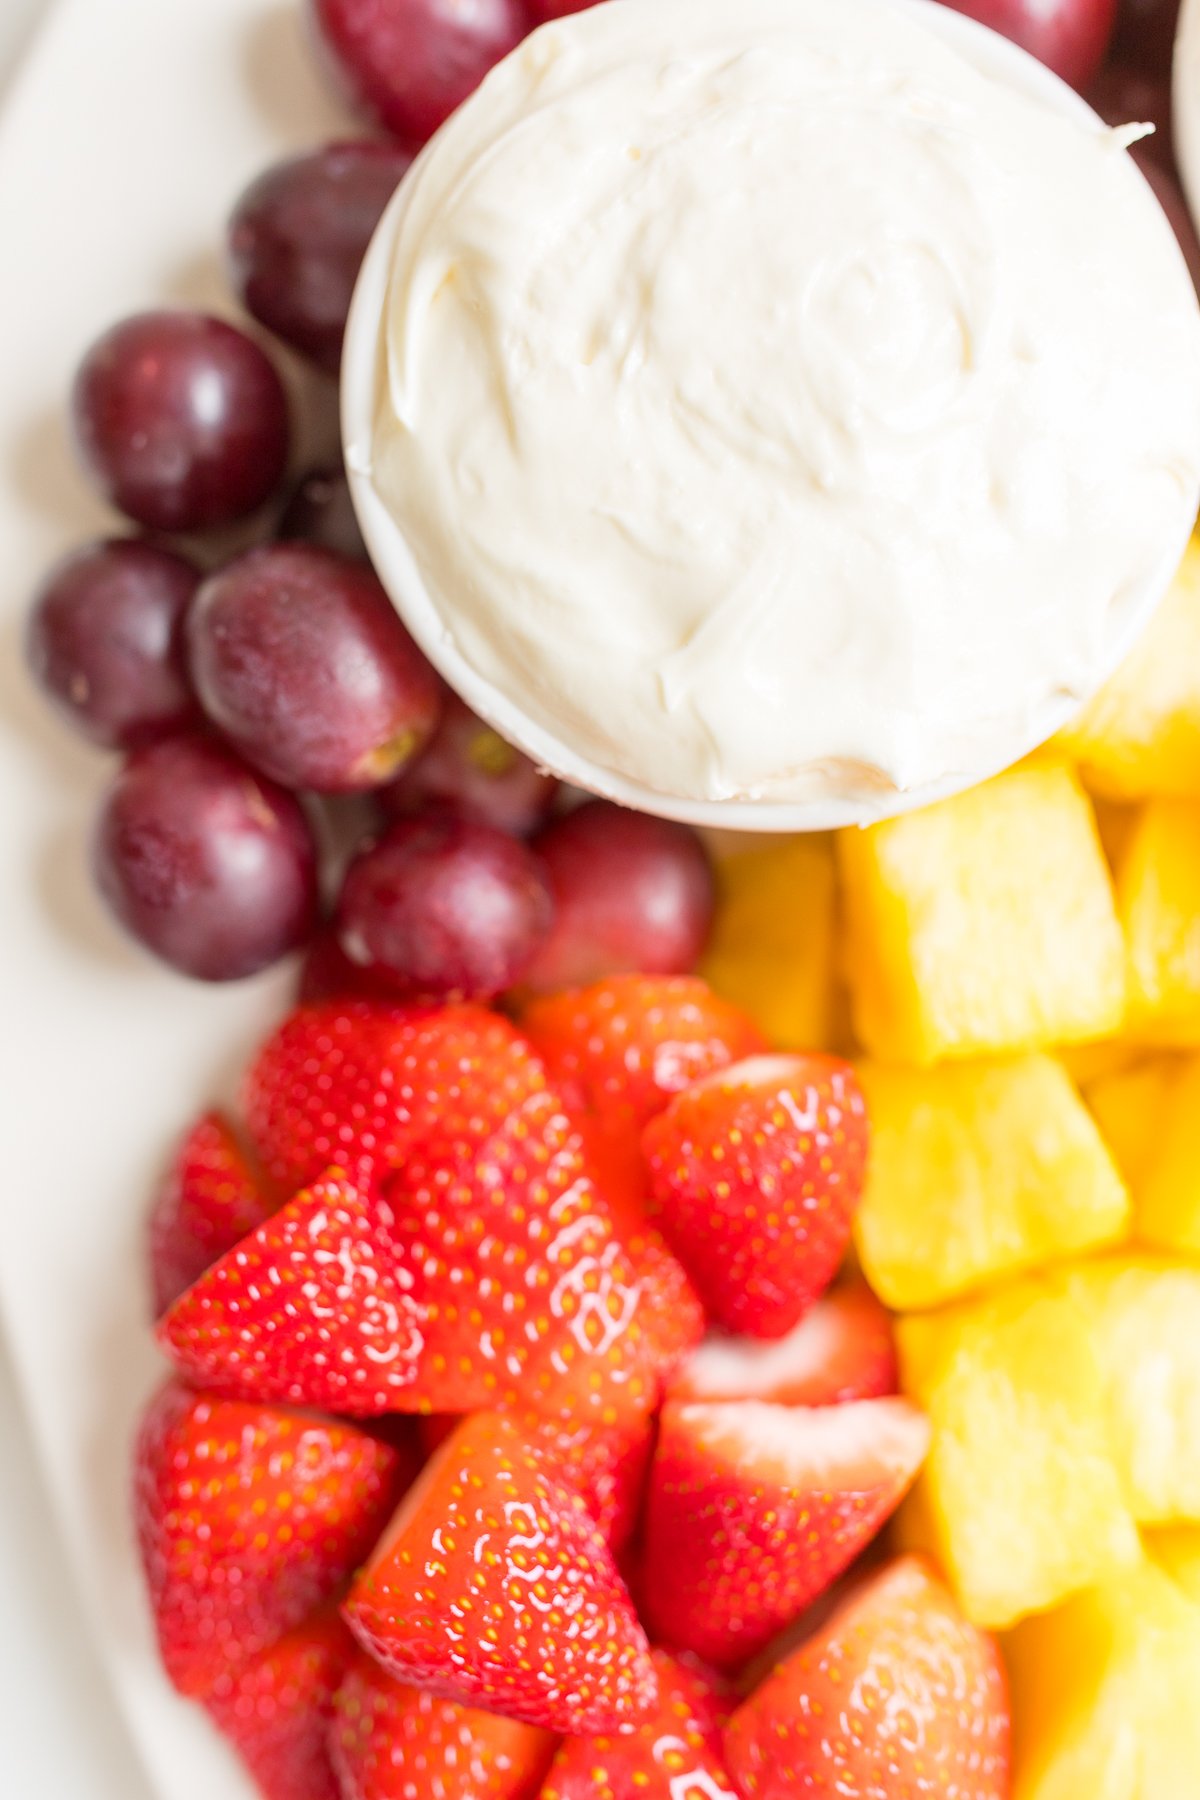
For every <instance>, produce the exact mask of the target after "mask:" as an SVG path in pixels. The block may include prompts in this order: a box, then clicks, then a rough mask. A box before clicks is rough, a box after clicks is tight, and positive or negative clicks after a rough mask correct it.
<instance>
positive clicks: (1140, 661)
mask: <svg viewBox="0 0 1200 1800" xmlns="http://www.w3.org/2000/svg"><path fill="white" fill-rule="evenodd" d="M1055 743H1056V744H1057V746H1058V747H1059V748H1060V749H1061V750H1062V751H1063V752H1064V754H1065V755H1066V756H1068V757H1069V758H1070V760H1071V761H1072V762H1077V763H1079V764H1080V767H1081V772H1082V774H1083V778H1084V781H1085V782H1086V783H1087V785H1088V787H1089V788H1091V789H1093V791H1094V792H1096V793H1097V794H1104V795H1106V796H1108V797H1109V798H1110V799H1114V800H1135V799H1141V798H1143V797H1145V796H1146V795H1149V794H1168V795H1175V796H1176V797H1181V798H1185V799H1187V798H1196V799H1200V543H1198V542H1197V541H1196V540H1195V539H1193V541H1192V543H1191V544H1190V545H1189V546H1188V549H1187V551H1186V553H1185V555H1184V559H1183V562H1182V563H1181V564H1180V566H1179V571H1178V573H1177V574H1176V576H1175V579H1174V581H1173V582H1172V584H1171V587H1170V589H1169V590H1168V592H1167V595H1166V597H1165V599H1164V600H1163V602H1162V604H1161V606H1160V607H1159V609H1158V611H1157V613H1156V614H1155V616H1154V618H1153V619H1152V620H1151V622H1150V624H1149V626H1148V627H1147V629H1146V631H1145V633H1144V634H1143V636H1142V638H1141V641H1140V642H1139V643H1138V644H1137V646H1136V647H1135V649H1134V650H1133V652H1132V653H1131V655H1129V656H1128V657H1126V659H1125V661H1124V662H1123V663H1122V664H1121V667H1120V668H1119V669H1118V671H1117V673H1116V674H1115V675H1114V676H1113V677H1112V679H1111V680H1110V681H1108V682H1106V683H1105V685H1104V686H1103V687H1102V688H1101V689H1100V692H1099V693H1098V694H1097V695H1096V696H1095V698H1094V699H1093V700H1091V701H1090V702H1089V703H1088V705H1087V706H1085V707H1084V709H1083V711H1082V712H1081V713H1080V714H1079V715H1078V717H1077V718H1075V719H1074V720H1073V721H1072V722H1071V724H1070V725H1068V726H1067V728H1066V730H1065V731H1063V732H1061V733H1060V734H1059V736H1058V738H1057V739H1056V740H1055Z"/></svg>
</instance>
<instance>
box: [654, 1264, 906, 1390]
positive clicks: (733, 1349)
mask: <svg viewBox="0 0 1200 1800" xmlns="http://www.w3.org/2000/svg"><path fill="white" fill-rule="evenodd" d="M896 1387H897V1373H896V1346H895V1341H894V1338H893V1334H892V1321H891V1317H890V1315H889V1314H888V1310H887V1308H886V1307H885V1306H884V1305H883V1304H882V1303H881V1302H880V1301H879V1300H877V1299H876V1298H875V1296H874V1294H873V1293H872V1292H871V1290H870V1288H869V1287H867V1285H866V1284H865V1282H854V1283H847V1285H846V1286H845V1287H836V1288H831V1289H830V1290H829V1292H828V1293H827V1294H823V1295H822V1296H821V1298H820V1299H819V1300H818V1301H817V1302H816V1303H815V1305H814V1306H813V1307H812V1308H811V1309H810V1310H809V1311H808V1312H806V1313H805V1315H804V1317H803V1318H802V1319H801V1321H800V1323H799V1324H798V1325H795V1326H793V1328H792V1330H791V1331H789V1333H788V1335H787V1336H786V1337H783V1338H770V1339H764V1338H737V1337H724V1336H722V1335H721V1334H720V1333H714V1334H713V1335H712V1336H710V1337H707V1338H705V1340H704V1342H703V1343H702V1344H698V1345H697V1347H696V1348H695V1350H693V1351H692V1354H691V1355H690V1356H689V1357H688V1359H687V1361H686V1362H685V1363H684V1364H683V1365H682V1366H681V1368H680V1369H679V1372H678V1374H677V1375H675V1376H674V1377H673V1379H672V1381H671V1388H670V1392H671V1398H672V1400H772V1401H774V1402H775V1403H776V1404H777V1405H779V1406H834V1405H836V1404H837V1403H838V1402H839V1401H842V1400H874V1399H877V1398H878V1397H879V1396H881V1395H883V1394H894V1393H895V1392H896Z"/></svg>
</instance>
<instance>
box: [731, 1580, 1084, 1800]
mask: <svg viewBox="0 0 1200 1800" xmlns="http://www.w3.org/2000/svg"><path fill="white" fill-rule="evenodd" d="M725 1754H726V1757H727V1759H728V1765H729V1769H730V1771H731V1773H732V1775H733V1777H734V1780H735V1781H736V1782H737V1784H738V1791H739V1793H741V1794H742V1795H744V1796H745V1800H794V1797H795V1796H796V1795H798V1794H830V1795H833V1794H845V1795H856V1796H861V1797H862V1800H890V1796H893V1795H895V1796H899V1795H913V1796H914V1797H915V1796H918V1795H924V1794H928V1795H947V1796H949V1795H954V1796H955V1800H1007V1795H1008V1793H1009V1775H1008V1771H1009V1705H1008V1692H1007V1686H1006V1682H1005V1675H1004V1667H1003V1664H1002V1662H1001V1660H1000V1654H999V1651H998V1650H997V1648H996V1645H995V1643H994V1642H993V1641H992V1640H991V1639H990V1638H989V1637H988V1636H987V1635H986V1633H984V1632H982V1631H980V1630H978V1629H977V1628H976V1627H975V1626H974V1625H970V1624H968V1622H967V1621H966V1619H964V1618H963V1616H962V1614H961V1613H960V1612H959V1610H958V1608H957V1607H956V1605H955V1603H954V1601H953V1600H952V1598H951V1596H950V1594H949V1593H948V1592H947V1590H946V1589H945V1588H944V1587H943V1585H942V1583H941V1582H940V1581H939V1580H938V1579H937V1577H936V1576H935V1574H934V1572H933V1570H932V1569H931V1568H930V1567H929V1565H928V1564H927V1563H925V1562H924V1561H923V1560H922V1559H921V1558H919V1557H911V1556H907V1557H901V1558H900V1559H899V1560H897V1561H895V1562H893V1563H891V1564H890V1565H888V1567H887V1568H886V1569H885V1570H884V1571H883V1572H882V1573H881V1574H879V1575H876V1576H875V1577H873V1578H872V1579H871V1580H869V1581H868V1582H867V1583H865V1584H864V1585H863V1586H862V1587H861V1588H860V1589H859V1590H858V1591H857V1592H856V1593H853V1594H851V1595H850V1596H849V1598H847V1599H846V1600H845V1601H844V1602H843V1604H842V1605H841V1606H840V1607H839V1608H838V1610H837V1611H836V1612H835V1613H834V1615H833V1617H832V1618H831V1619H829V1620H828V1621H827V1622H826V1624H825V1625H824V1626H823V1627H822V1628H821V1629H820V1630H819V1631H818V1632H817V1633H816V1634H815V1635H814V1636H813V1637H811V1638H810V1639H809V1640H808V1642H807V1643H805V1644H803V1645H802V1646H801V1647H800V1648H799V1649H798V1650H796V1651H794V1652H793V1653H792V1655H791V1656H789V1657H788V1658H787V1659H786V1661H784V1662H783V1663H781V1664H780V1666H779V1667H778V1668H777V1669H776V1670H775V1671H774V1673H773V1674H771V1675H769V1676H768V1677H767V1679H766V1680H765V1681H764V1682H763V1684H762V1686H761V1687H760V1688H758V1689H757V1690H756V1691H755V1692H754V1693H753V1694H752V1695H751V1696H750V1698H749V1699H748V1700H747V1701H746V1702H745V1703H744V1704H743V1705H742V1706H741V1707H740V1708H739V1709H738V1711H737V1712H736V1713H735V1714H734V1716H733V1719H732V1721H731V1722H730V1725H729V1727H728V1730H727V1732H726V1736H725ZM1081 1800H1082V1796H1081Z"/></svg>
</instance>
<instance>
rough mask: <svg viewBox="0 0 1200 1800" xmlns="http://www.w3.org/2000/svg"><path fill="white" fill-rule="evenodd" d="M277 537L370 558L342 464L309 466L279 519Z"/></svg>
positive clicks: (346, 554)
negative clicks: (297, 539) (325, 466)
mask: <svg viewBox="0 0 1200 1800" xmlns="http://www.w3.org/2000/svg"><path fill="white" fill-rule="evenodd" d="M275 535H276V537H279V538H282V539H283V540H284V541H285V542H290V541H291V540H293V539H295V538H301V539H302V540H303V541H304V542H305V543H306V544H316V545H317V546H318V548H319V549H321V550H332V551H333V552H334V553H335V554H336V555H337V556H350V557H357V559H358V560H359V561H360V562H366V561H367V546H366V545H365V544H364V543H363V535H362V532H361V531H360V530H359V528H358V518H357V515H356V514H355V511H354V503H353V501H352V500H351V498H350V483H349V482H348V481H347V480H346V471H345V470H344V469H343V468H342V467H341V466H340V464H333V465H331V466H329V467H327V468H320V469H309V470H308V472H307V473H306V474H304V475H302V476H301V477H300V479H299V481H298V482H297V483H296V485H295V487H294V488H293V490H292V493H291V497H290V499H289V500H288V503H287V505H286V506H285V507H284V509H283V512H282V514H281V515H280V519H279V526H278V529H277V531H276V533H275Z"/></svg>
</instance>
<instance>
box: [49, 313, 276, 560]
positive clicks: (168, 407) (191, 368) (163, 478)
mask: <svg viewBox="0 0 1200 1800" xmlns="http://www.w3.org/2000/svg"><path fill="white" fill-rule="evenodd" d="M72 414H73V423H74V428H75V439H76V444H77V447H78V450H79V454H80V457H81V458H82V461H83V464H84V467H85V469H86V470H87V472H88V474H89V475H90V476H91V478H92V480H93V481H94V482H95V484H96V486H97V487H98V489H99V490H100V492H101V494H102V495H103V496H104V498H105V499H106V500H108V501H109V502H111V504H112V505H113V506H115V507H117V508H119V510H120V511H121V512H123V513H127V514H128V516H129V517H130V518H131V519H136V520H137V522H138V523H139V524H140V525H146V526H149V527H150V528H151V529H152V530H155V531H197V530H200V529H202V528H203V527H206V526H209V525H223V524H226V523H228V522H229V521H230V520H231V519H237V518H241V517H242V516H243V515H244V514H246V513H250V512H253V511H254V509H255V507H257V506H259V505H261V503H262V502H263V501H264V500H265V499H267V497H268V495H270V494H271V493H272V492H273V491H274V489H275V487H276V486H277V485H278V483H279V480H280V478H281V476H282V475H283V471H284V467H285V465H286V462H287V454H288V409H287V397H286V395H285V394H284V391H283V383H282V382H281V381H280V379H279V376H278V375H277V374H276V372H275V370H274V368H273V367H272V365H271V363H270V362H269V361H268V359H267V357H266V356H265V355H264V354H263V352H262V351H261V350H260V349H259V347H258V345H257V344H256V343H254V342H253V340H252V339H251V338H248V337H247V336H246V334H245V332H242V331H236V330H235V329H234V328H233V326H232V325H226V324H225V323H224V321H223V320H221V319H212V318H209V317H208V316H207V315H206V314H204V313H194V312H149V313H139V314H137V315H136V316H135V317H133V318H131V319H126V320H124V321H123V322H122V323H121V324H119V325H114V326H113V328H112V329H111V330H110V331H108V332H106V333H105V335H104V336H103V337H102V338H100V339H99V340H98V341H97V342H96V343H95V344H93V346H92V348H91V349H90V350H89V351H88V353H87V355H86V356H85V358H84V360H83V363H82V365H81V367H80V369H79V373H78V375H77V376H76V377H75V387H74V392H73V395H72Z"/></svg>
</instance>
